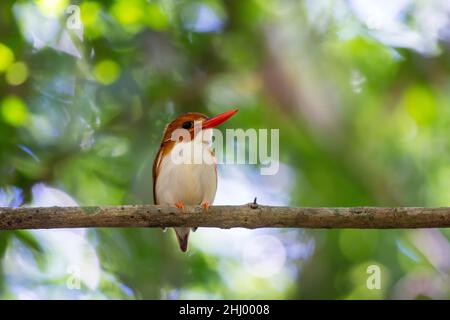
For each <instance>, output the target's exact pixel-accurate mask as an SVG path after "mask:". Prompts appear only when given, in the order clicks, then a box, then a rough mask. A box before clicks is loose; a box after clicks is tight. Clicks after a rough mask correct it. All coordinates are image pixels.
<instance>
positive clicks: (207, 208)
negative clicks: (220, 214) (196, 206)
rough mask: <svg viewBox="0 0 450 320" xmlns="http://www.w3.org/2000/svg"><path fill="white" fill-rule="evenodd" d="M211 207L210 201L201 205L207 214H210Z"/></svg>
mask: <svg viewBox="0 0 450 320" xmlns="http://www.w3.org/2000/svg"><path fill="white" fill-rule="evenodd" d="M210 206H211V205H210V204H209V202H208V201H203V202H202V203H201V204H200V207H202V209H203V211H204V212H205V213H208V210H209V207H210Z"/></svg>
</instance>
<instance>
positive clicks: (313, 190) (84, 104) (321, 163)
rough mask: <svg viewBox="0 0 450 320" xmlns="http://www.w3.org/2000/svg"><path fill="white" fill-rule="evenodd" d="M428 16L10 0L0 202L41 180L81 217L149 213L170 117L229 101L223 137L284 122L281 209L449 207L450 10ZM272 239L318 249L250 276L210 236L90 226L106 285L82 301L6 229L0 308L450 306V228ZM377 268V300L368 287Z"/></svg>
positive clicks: (168, 1)
mask: <svg viewBox="0 0 450 320" xmlns="http://www.w3.org/2000/svg"><path fill="white" fill-rule="evenodd" d="M436 3H437V4H435V5H434V6H433V5H431V4H426V3H423V2H420V1H405V2H404V4H403V7H401V8H397V9H398V11H399V13H398V14H397V15H396V16H395V17H394V18H393V19H392V20H393V21H388V20H381V22H379V23H381V25H377V20H376V18H377V16H376V15H375V13H376V10H375V11H374V12H372V14H374V15H375V16H374V17H372V18H373V19H372V20H370V19H368V18H367V17H366V16H365V15H364V14H362V13H361V9H360V7H358V6H357V5H356V4H354V2H353V1H349V2H338V1H336V2H334V1H326V0H321V1H304V2H301V1H281V0H280V1H275V0H269V1H262V0H249V1H219V0H202V1H174V0H154V1H144V0H132V1H130V0H126V1H125V0H117V1H68V0H57V1H50V0H37V1H25V0H24V1H1V2H0V201H1V204H2V205H11V206H18V205H22V204H24V203H26V204H30V203H34V204H36V202H39V201H38V200H36V199H35V197H36V195H35V194H33V190H36V189H34V188H36V185H39V183H45V184H46V185H48V186H51V187H53V188H55V189H58V190H63V191H64V192H65V193H66V194H68V195H70V196H71V197H72V198H73V199H75V201H76V202H77V203H78V204H79V205H118V204H139V203H152V190H151V165H152V161H153V157H154V155H155V153H156V149H157V147H158V144H159V140H160V135H161V133H162V130H163V128H164V126H165V124H166V123H167V122H168V121H169V120H171V119H172V118H174V117H175V116H176V115H178V114H180V113H183V112H187V111H198V112H203V113H206V114H215V113H218V112H220V111H222V110H226V109H228V108H230V107H232V106H238V107H239V108H240V113H239V116H236V117H235V118H233V121H232V123H228V124H227V125H228V126H230V127H236V128H238V127H240V128H280V137H281V139H280V152H281V154H280V160H281V162H282V163H283V164H284V165H286V166H288V168H289V170H292V172H293V176H292V177H290V178H291V179H292V185H291V187H289V188H279V189H277V190H272V191H273V192H275V193H278V194H280V195H281V194H283V195H285V196H287V197H288V198H289V199H290V200H289V204H290V205H294V206H362V205H364V206H448V205H449V203H450V143H449V139H448V137H449V136H450V77H449V74H450V73H449V72H450V50H449V38H450V32H449V30H448V29H449V27H448V26H449V25H450V22H449V21H448V16H449V15H448V13H449V10H450V9H448V6H447V7H445V3H446V1H437V2H436ZM71 4H74V5H78V6H79V7H78V8H79V10H80V11H79V12H80V14H81V22H82V26H83V27H82V29H77V28H75V29H73V28H70V25H69V19H70V18H71V17H72V18H73V17H74V16H73V14H74V11H70V12H67V11H66V9H67V8H68V7H69V5H71ZM366 5H367V3H366ZM389 8H390V7H389V6H386V7H385V8H384V9H385V10H387V11H388V12H389V10H391V11H392V10H394V9H392V8H390V9H389ZM425 8H426V9H427V10H428V11H424V9H425ZM445 10H447V11H445ZM368 11H370V9H369V10H368ZM420 12H426V14H419V13H420ZM442 12H447V18H446V20H444V23H443V24H442V26H440V27H439V28H437V29H436V28H435V29H433V30H429V29H427V28H433V27H434V26H436V25H437V24H431V23H429V24H427V23H426V22H427V21H428V22H429V21H431V20H433V19H434V18H435V17H441V14H442ZM75 18H76V16H75ZM424 19H425V21H423V20H424ZM427 19H428V20H427ZM441 20H442V19H441ZM441 20H439V19H436V21H441ZM433 21H434V20H433ZM388 22H391V23H394V22H395V23H398V25H400V26H401V27H402V28H400V29H398V28H397V29H395V28H394V27H393V29H394V30H390V29H389V24H388ZM445 23H446V24H445ZM374 24H375V26H374ZM395 26H397V25H395ZM394 36H396V37H397V38H398V39H400V40H402V41H403V42H401V44H396V43H395V41H394V40H393V38H394ZM410 36H414V37H415V38H414V39H416V41H410V42H407V41H406V40H407V39H410V38H408V37H410ZM398 39H397V40H398ZM222 169H223V170H222V171H223V172H224V174H226V171H227V168H226V166H225V167H224V168H222ZM242 170H244V172H245V173H246V174H250V172H251V171H252V170H254V168H253V167H251V166H247V167H245V168H242ZM275 179H277V177H275ZM278 179H282V177H280V178H278ZM219 183H220V182H219ZM236 183H239V181H237V182H236ZM260 187H261V186H260ZM263 187H266V188H269V189H270V188H277V185H276V184H274V185H271V184H267V185H266V186H263ZM257 188H258V186H255V190H254V193H255V194H256V195H257V193H258V189H257ZM229 197H230V198H233V195H229ZM249 200H250V199H249ZM47 204H48V205H52V203H47ZM292 232H293V233H294V236H293V238H292V239H291V233H292ZM272 234H274V235H275V236H276V237H278V238H279V239H285V238H289V239H291V240H289V241H290V242H289V243H291V245H292V246H294V248H296V247H295V246H296V245H297V246H298V245H303V246H306V245H305V243H307V239H308V238H309V239H313V240H312V241H313V242H311V243H314V245H313V248H310V251H311V254H310V255H304V256H302V255H295V254H290V252H291V251H292V250H294V249H292V250H291V251H290V249H288V250H287V253H288V255H287V262H286V265H287V266H289V267H285V268H284V269H283V270H284V271H280V272H278V273H276V274H274V275H271V276H270V277H258V276H255V275H252V274H251V273H249V272H247V271H246V269H245V268H244V266H243V264H244V262H243V261H242V259H241V257H240V256H239V255H237V256H236V255H235V256H232V257H231V256H227V255H226V254H217V252H216V253H215V252H208V251H204V250H203V249H202V244H201V243H200V244H199V243H197V244H196V245H195V246H194V247H193V248H192V249H191V253H190V254H188V255H182V254H180V253H179V252H178V250H177V248H176V244H175V242H174V239H173V238H172V235H170V236H169V235H167V234H163V233H162V232H161V231H160V230H141V229H139V230H138V229H133V230H131V229H123V230H122V229H120V230H119V229H117V230H112V229H111V230H110V229H108V230H106V229H105V230H104V229H98V230H90V231H88V233H87V235H86V239H87V240H88V243H89V245H90V246H92V247H93V248H95V252H94V253H92V252H91V253H88V256H89V257H90V258H89V259H91V260H90V261H94V262H93V263H94V264H95V261H97V260H95V259H97V257H98V259H99V260H98V261H99V263H98V268H99V269H100V271H101V274H100V280H99V282H98V284H97V285H92V286H90V285H89V283H91V282H90V281H91V280H90V278H89V275H88V276H87V278H86V279H84V278H83V283H82V286H81V289H80V290H78V291H76V290H75V291H73V290H72V291H71V290H69V289H66V283H67V274H65V273H63V274H60V273H57V272H56V271H55V269H56V267H55V265H57V264H58V259H57V252H56V251H54V249H52V248H53V247H51V246H46V245H43V244H44V243H47V242H45V241H44V240H43V239H44V238H45V234H42V233H34V232H25V231H20V232H0V257H4V259H3V260H4V261H3V263H2V264H0V297H2V298H11V299H14V298H57V297H66V298H99V299H102V298H157V299H159V298H163V299H171V298H189V297H191V298H192V297H194V298H195V297H200V298H203V297H205V298H333V299H346V298H348V299H355V298H356V299H358V298H359V299H378V298H449V297H450V284H449V282H448V277H449V271H450V244H449V243H448V239H449V236H450V233H449V231H448V230H433V231H431V230H428V231H427V230H405V231H400V230H389V231H387V230H329V231H328V230H327V231H304V230H280V231H277V232H275V233H272ZM305 234H306V236H305ZM197 236H198V235H197V234H194V235H193V237H197ZM232 236H233V235H232V234H231V233H230V235H229V237H232ZM209 239H210V240H209V241H220V240H219V239H218V240H215V239H214V237H213V236H212V237H211V238H209ZM46 241H49V240H48V239H47V240H46ZM52 241H55V240H54V239H53V240H52ZM283 244H285V242H284V240H283ZM302 248H303V247H302ZM64 250H67V251H70V250H71V249H70V248H65V249H64V248H63V251H64ZM223 251H224V252H226V251H227V250H223ZM294 251H295V250H294ZM294 251H292V252H294ZM89 252H90V251H89ZM24 257H27V258H26V259H25V258H24ZM93 257H94V258H93ZM19 258H20V259H19ZM21 259H24V260H23V261H25V262H23V261H22V260H21ZM92 259H93V260H92ZM267 259H268V260H270V259H271V257H270V256H268V257H267ZM11 261H15V262H16V263H18V265H19V266H20V267H21V268H23V269H20V270H19V271H23V272H24V273H27V272H31V271H30V270H34V271H33V272H31V275H30V276H29V277H28V276H24V275H23V276H20V272H19V276H17V275H15V273H14V272H13V271H14V270H15V269H16V268H17V265H14V264H12V262H11ZM26 261H28V262H26ZM30 261H31V262H30ZM20 263H22V264H20ZM373 264H375V265H378V266H380V268H381V270H382V275H383V278H382V279H383V280H382V289H381V290H369V289H367V287H366V279H367V277H368V274H367V272H366V269H367V267H368V266H369V265H373ZM12 266H16V267H12ZM33 268H36V269H33ZM63 269H64V270H65V268H63ZM25 270H28V271H25ZM16 271H17V270H16ZM27 274H28V273H27ZM56 274H58V276H56ZM50 275H52V276H50ZM93 282H95V281H93ZM93 282H92V283H93ZM30 291H32V292H34V295H29V294H28V293H27V292H30ZM23 292H25V293H23Z"/></svg>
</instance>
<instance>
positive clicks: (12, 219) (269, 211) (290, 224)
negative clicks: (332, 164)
mask: <svg viewBox="0 0 450 320" xmlns="http://www.w3.org/2000/svg"><path fill="white" fill-rule="evenodd" d="M181 226H184V227H217V228H234V227H243V228H250V229H253V228H263V227H270V228H361V229H385V228H445V227H450V207H444V208H412V207H404V208H381V207H355V208H291V207H270V206H261V205H257V204H247V205H242V206H213V207H210V209H209V211H208V212H204V211H203V209H202V208H200V207H186V208H185V210H184V212H181V211H180V210H179V209H177V208H170V207H163V206H152V205H143V206H116V207H48V208H0V230H17V229H53V228H101V227H122V228H125V227H181Z"/></svg>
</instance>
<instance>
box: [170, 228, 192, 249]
mask: <svg viewBox="0 0 450 320" xmlns="http://www.w3.org/2000/svg"><path fill="white" fill-rule="evenodd" d="M174 230H175V234H176V235H177V240H178V244H179V245H180V249H181V251H183V252H186V251H187V247H188V240H189V231H190V230H191V229H190V228H174Z"/></svg>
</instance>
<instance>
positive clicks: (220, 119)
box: [202, 109, 238, 129]
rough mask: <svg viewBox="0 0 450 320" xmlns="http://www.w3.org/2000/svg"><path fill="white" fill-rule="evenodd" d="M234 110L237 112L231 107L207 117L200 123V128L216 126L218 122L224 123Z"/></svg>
mask: <svg viewBox="0 0 450 320" xmlns="http://www.w3.org/2000/svg"><path fill="white" fill-rule="evenodd" d="M236 112H238V109H231V110H228V111H226V112H224V113H221V114H218V115H217V116H215V117H212V118H208V119H206V120H205V121H203V123H202V129H210V128H214V127H217V126H218V125H219V124H222V123H224V122H225V121H227V120H228V119H230V118H231V117H232V116H233V115H234V114H235V113H236Z"/></svg>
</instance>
